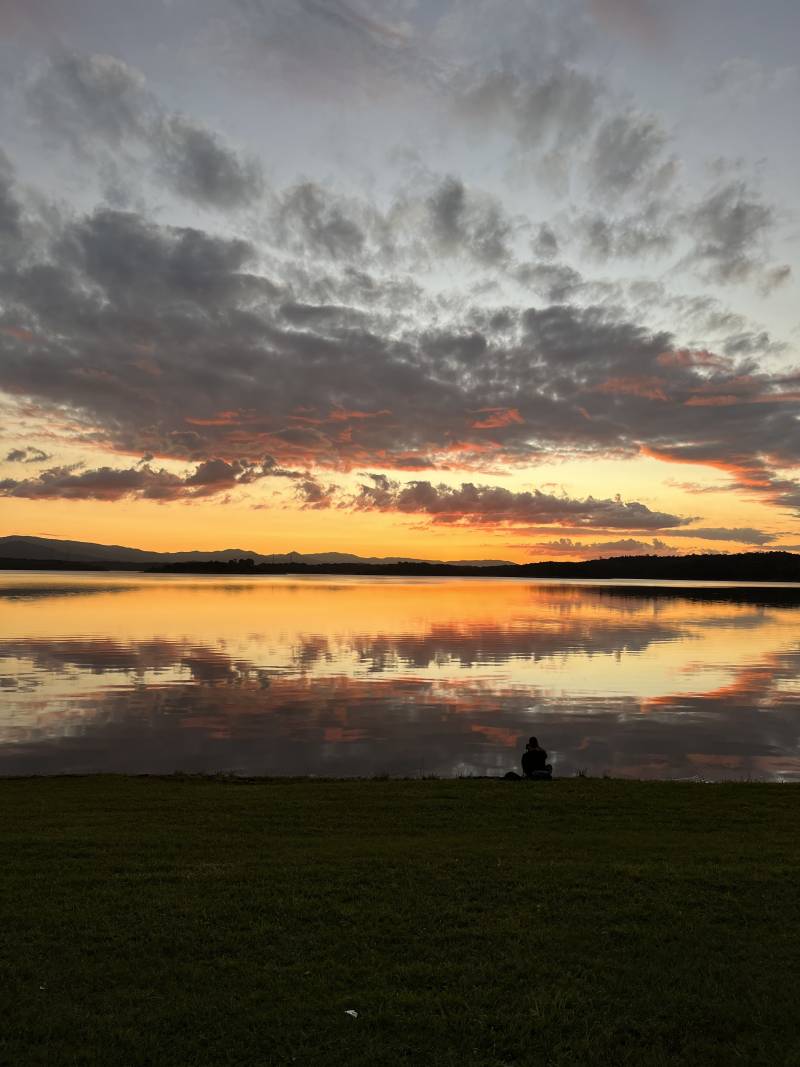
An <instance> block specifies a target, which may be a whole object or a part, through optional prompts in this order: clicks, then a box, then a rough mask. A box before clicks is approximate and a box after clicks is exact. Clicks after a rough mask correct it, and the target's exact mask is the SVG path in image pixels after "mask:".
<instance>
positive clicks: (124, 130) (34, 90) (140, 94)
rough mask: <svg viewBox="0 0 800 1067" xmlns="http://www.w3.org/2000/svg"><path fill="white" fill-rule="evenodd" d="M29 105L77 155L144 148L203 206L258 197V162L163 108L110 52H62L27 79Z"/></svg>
mask: <svg viewBox="0 0 800 1067" xmlns="http://www.w3.org/2000/svg"><path fill="white" fill-rule="evenodd" d="M26 99H27V104H28V107H29V109H30V111H31V113H32V114H33V115H34V117H35V118H36V119H37V120H38V122H39V124H40V126H41V128H42V130H43V131H44V132H45V133H46V134H47V135H48V136H49V137H51V138H54V139H56V140H58V141H61V142H62V143H65V144H67V145H68V146H69V147H70V148H71V149H72V150H73V151H74V152H75V153H76V154H77V155H78V156H79V157H82V158H88V159H89V160H92V159H95V158H96V157H97V156H98V153H102V151H103V150H112V151H113V152H114V153H115V154H116V156H115V162H117V161H123V162H124V161H125V160H126V159H127V161H128V163H129V164H131V163H135V162H136V156H135V155H132V154H131V153H132V152H134V150H135V151H139V152H141V153H143V154H144V158H145V159H146V161H147V163H148V164H149V166H150V167H151V168H152V171H153V174H154V177H156V178H157V179H159V180H162V181H165V182H166V183H167V185H168V186H169V187H170V188H171V189H172V191H173V192H174V193H176V194H177V195H179V196H182V197H185V198H186V199H188V200H191V201H193V202H194V203H195V204H198V205H200V206H201V207H207V208H216V209H221V210H228V209H232V208H236V207H243V206H246V205H248V204H250V203H252V202H253V201H255V200H257V199H258V198H259V197H260V196H261V193H262V190H263V182H262V178H261V172H260V168H259V166H258V164H257V163H256V162H255V160H253V159H249V158H243V157H240V156H239V155H237V153H236V152H234V151H233V150H232V149H230V148H229V147H227V146H226V145H225V144H223V142H222V141H221V140H220V139H219V137H217V135H216V134H215V133H213V132H212V131H210V130H208V129H207V128H206V127H204V126H202V125H200V124H198V123H196V122H193V121H192V120H190V119H188V118H186V117H184V116H182V115H180V114H177V113H175V112H170V111H168V110H167V109H166V108H164V107H163V106H162V105H161V104H160V103H159V101H158V100H157V99H156V97H155V96H154V95H153V93H152V92H151V91H150V90H149V89H148V87H147V83H146V81H145V78H144V76H143V75H142V74H141V73H140V72H139V71H137V70H134V69H133V68H132V67H130V66H129V65H128V64H126V63H124V62H123V61H122V60H120V59H117V58H115V57H114V56H108V55H76V54H67V55H63V56H61V57H60V58H58V59H56V60H54V61H52V62H51V63H50V64H49V65H48V66H47V67H46V68H45V69H44V70H43V71H42V72H41V73H40V74H39V76H38V77H37V78H36V79H35V80H34V81H33V82H32V83H31V85H30V86H29V88H28V91H27V94H26Z"/></svg>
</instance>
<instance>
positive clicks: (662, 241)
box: [574, 201, 676, 261]
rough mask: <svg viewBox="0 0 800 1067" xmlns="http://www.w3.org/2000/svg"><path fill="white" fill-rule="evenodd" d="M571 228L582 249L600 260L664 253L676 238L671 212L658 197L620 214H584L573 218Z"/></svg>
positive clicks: (635, 257) (669, 249) (669, 248)
mask: <svg viewBox="0 0 800 1067" xmlns="http://www.w3.org/2000/svg"><path fill="white" fill-rule="evenodd" d="M574 229H575V232H576V234H577V236H578V238H579V240H580V241H581V243H582V246H583V249H584V251H585V252H586V253H587V254H589V255H591V256H592V257H593V258H594V259H597V260H601V261H602V260H607V259H610V258H612V257H623V258H631V259H637V258H641V257H642V256H649V255H664V254H665V253H667V252H669V251H671V249H672V248H673V246H674V244H675V238H676V232H675V223H674V216H673V215H672V213H671V212H670V211H669V209H668V208H667V207H666V205H664V204H662V203H661V202H659V201H653V202H652V203H651V204H649V205H648V206H647V207H646V208H645V209H644V210H643V211H641V212H637V213H635V214H630V215H623V216H622V217H608V216H605V215H602V214H600V213H599V212H594V213H591V214H586V215H583V216H582V217H580V218H579V219H578V220H577V221H576V223H575V226H574Z"/></svg>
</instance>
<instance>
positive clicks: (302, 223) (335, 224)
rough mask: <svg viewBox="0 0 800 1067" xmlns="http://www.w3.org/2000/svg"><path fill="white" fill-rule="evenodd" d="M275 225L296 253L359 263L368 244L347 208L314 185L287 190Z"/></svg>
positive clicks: (359, 223)
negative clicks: (305, 250) (352, 260)
mask: <svg viewBox="0 0 800 1067" xmlns="http://www.w3.org/2000/svg"><path fill="white" fill-rule="evenodd" d="M273 222H274V225H275V227H276V230H277V234H278V236H279V237H280V238H281V239H282V240H283V241H284V242H286V243H287V244H289V245H290V247H294V248H295V250H297V251H302V250H304V249H308V250H309V251H312V252H317V253H323V254H325V255H327V256H330V258H331V259H356V258H358V257H359V256H360V255H361V254H362V252H363V251H364V247H365V244H366V234H365V231H364V226H363V224H362V223H361V222H360V221H359V220H357V219H355V218H353V217H352V215H351V213H350V212H349V211H348V206H347V205H345V204H344V203H343V202H342V201H341V200H340V199H339V198H337V197H334V196H332V195H331V194H330V193H329V192H328V191H327V190H325V189H324V188H323V187H322V186H320V185H317V184H316V183H315V182H302V183H300V184H299V185H295V186H293V187H292V188H290V189H288V190H286V192H285V193H284V194H283V195H282V197H281V198H280V201H279V203H278V205H277V208H276V211H275V214H274V219H273Z"/></svg>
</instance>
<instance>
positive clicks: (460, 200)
mask: <svg viewBox="0 0 800 1067" xmlns="http://www.w3.org/2000/svg"><path fill="white" fill-rule="evenodd" d="M428 212H429V218H430V222H431V226H432V229H433V236H434V240H435V242H436V245H437V246H438V248H439V249H440V250H441V251H442V252H445V253H448V254H453V253H457V252H461V251H463V250H468V251H469V252H470V253H471V255H472V256H473V257H474V258H475V259H476V260H477V261H478V262H479V263H483V264H485V265H489V264H493V263H499V262H502V261H503V260H505V259H507V258H508V256H509V248H508V241H509V238H510V235H511V225H510V223H509V222H508V220H507V219H506V218H505V216H504V214H503V212H502V210H501V208H500V207H499V205H498V204H497V203H495V202H494V201H492V200H491V199H490V198H488V197H477V196H476V195H475V194H474V193H469V192H468V191H467V190H466V188H465V187H464V184H463V182H461V181H459V180H458V179H457V178H453V177H448V178H445V180H444V181H443V182H442V183H441V184H440V185H439V187H438V188H437V189H436V190H435V191H434V192H433V194H432V195H431V196H430V197H429V199H428Z"/></svg>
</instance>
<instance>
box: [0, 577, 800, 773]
mask: <svg viewBox="0 0 800 1067" xmlns="http://www.w3.org/2000/svg"><path fill="white" fill-rule="evenodd" d="M0 596H2V597H3V598H4V599H5V601H6V606H5V608H4V611H3V621H2V626H1V628H0V687H1V688H2V689H3V702H2V711H0V773H3V774H23V773H64V772H66V773H71V772H83V771H101V770H106V771H108V770H110V771H130V772H171V771H173V770H186V771H217V770H223V771H234V772H237V773H245V774H320V775H358V774H378V773H388V774H397V775H401V774H402V775H405V774H412V775H413V774H419V773H428V774H434V773H436V774H452V773H454V772H461V773H475V774H486V773H499V772H502V771H505V770H507V769H508V768H510V767H512V766H514V765H515V763H516V762H517V759H518V755H519V752H520V751H521V749H522V745H523V742H524V739H525V738H526V737H527V736H528V735H529V734H531V733H537V734H538V735H539V736H540V738H541V739H542V741H543V743H544V744H545V746H546V747H547V749H548V750H549V751H550V752H551V754H552V756H553V758H554V762H555V769H556V773H557V774H572V773H575V771H576V770H578V769H585V770H586V771H587V772H589V773H591V774H602V773H610V774H615V775H636V776H642V777H646V776H655V777H689V776H700V777H706V778H724V777H745V776H755V777H785V778H800V751H799V750H798V741H799V740H800V736H799V734H800V730H799V726H800V710H799V709H798V696H800V685H799V684H798V668H800V642H798V636H797V621H798V618H800V614H798V610H799V609H798V608H797V607H793V606H791V605H790V604H786V603H782V602H781V601H780V599H778V600H777V602H776V601H775V598H774V595H773V593H770V592H768V591H763V592H759V593H754V591H753V590H750V591H748V592H747V593H746V594H745V595H744V596H741V597H740V596H739V594H738V593H737V591H735V590H727V591H724V593H723V591H721V590H714V591H711V592H697V591H686V590H681V591H680V592H679V594H678V595H676V594H675V591H674V590H673V591H671V592H670V591H669V590H665V589H664V588H663V587H662V588H659V589H657V590H653V589H649V588H648V589H644V588H641V589H638V590H637V589H635V588H634V587H631V586H628V587H627V588H624V589H619V588H609V587H602V586H591V587H587V586H578V585H555V584H536V583H520V582H515V581H506V582H502V581H471V582H470V581H459V580H447V579H444V580H427V581H426V580H413V581H387V580H382V581H372V580H369V579H349V580H346V581H336V582H332V581H325V580H320V579H309V580H296V579H295V580H282V579H271V578H270V579H258V578H256V579H242V580H237V581H234V582H231V581H228V580H222V579H219V580H217V579H185V578H182V579H170V578H161V577H159V578H147V577H142V576H140V575H137V576H135V577H134V578H128V577H120V578H117V579H115V578H113V577H111V578H109V576H108V575H103V576H102V577H100V576H92V575H88V576H76V577H74V578H65V577H64V576H59V579H58V581H57V582H55V581H53V579H52V578H50V579H48V577H47V576H46V575H41V576H38V575H34V576H32V575H30V574H28V575H25V576H24V578H23V577H22V576H20V577H19V578H15V577H14V576H6V577H5V579H4V581H3V587H2V589H0Z"/></svg>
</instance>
